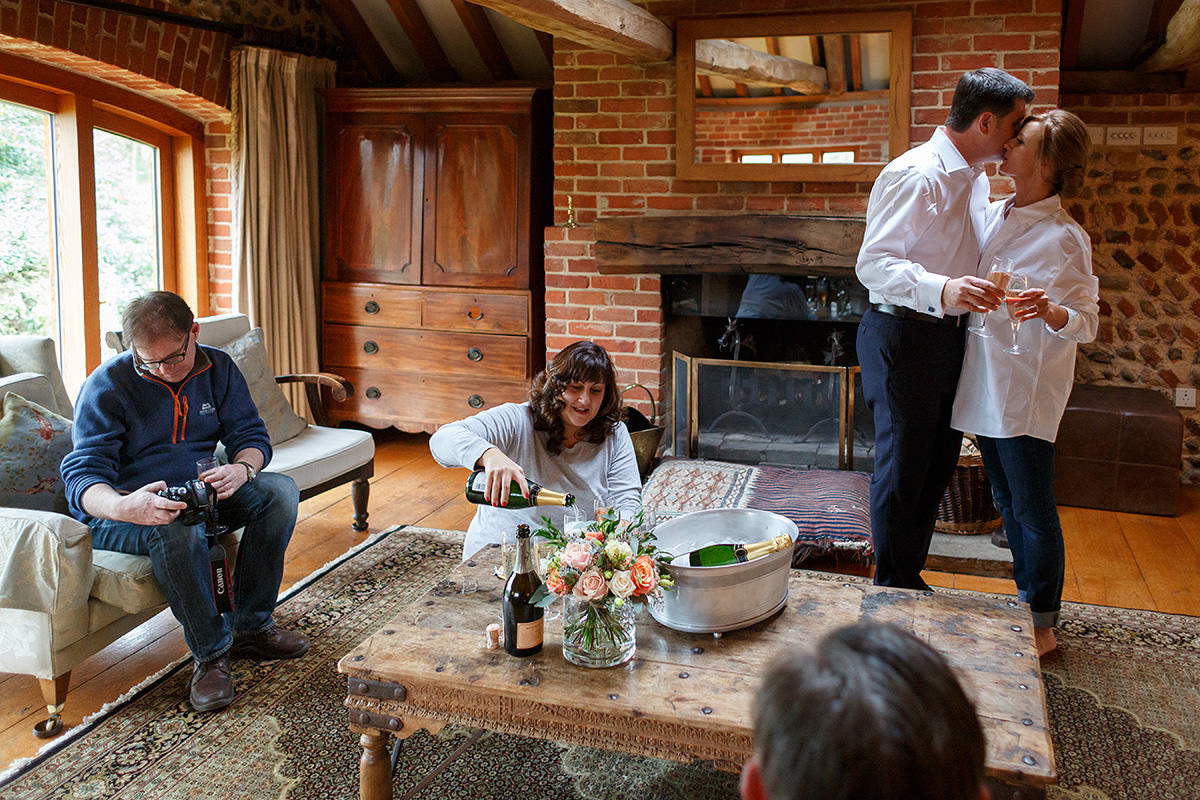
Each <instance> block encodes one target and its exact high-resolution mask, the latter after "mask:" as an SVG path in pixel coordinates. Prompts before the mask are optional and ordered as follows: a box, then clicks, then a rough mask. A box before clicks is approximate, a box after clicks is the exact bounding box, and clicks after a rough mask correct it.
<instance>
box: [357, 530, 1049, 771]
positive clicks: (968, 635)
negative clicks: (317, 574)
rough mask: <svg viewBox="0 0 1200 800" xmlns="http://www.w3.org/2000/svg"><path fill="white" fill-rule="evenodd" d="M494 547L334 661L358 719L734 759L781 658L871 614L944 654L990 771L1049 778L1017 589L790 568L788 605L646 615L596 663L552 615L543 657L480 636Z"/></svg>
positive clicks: (497, 593) (1033, 663)
mask: <svg viewBox="0 0 1200 800" xmlns="http://www.w3.org/2000/svg"><path fill="white" fill-rule="evenodd" d="M499 552H500V551H499V549H498V548H496V547H487V548H484V549H483V550H481V551H479V553H477V554H476V555H475V556H474V557H472V558H470V559H468V560H467V561H466V562H464V563H463V564H462V566H461V567H460V568H458V569H456V570H453V571H452V572H451V573H450V574H449V575H448V576H447V578H446V579H445V580H443V581H441V582H440V583H438V584H437V585H436V586H434V587H432V588H431V590H430V591H429V592H428V593H427V594H426V595H424V596H423V597H422V598H421V599H419V600H417V601H416V602H415V603H412V604H411V605H409V606H408V607H407V608H405V609H404V611H402V612H401V613H400V614H398V615H397V616H396V617H395V618H394V619H393V620H392V621H391V622H389V623H388V624H387V625H385V626H384V627H383V628H382V629H381V630H380V631H379V632H378V633H376V634H375V635H373V636H371V637H370V638H369V639H367V640H366V641H364V642H363V643H362V644H360V645H359V646H358V647H356V648H355V649H354V650H352V651H351V652H350V653H348V654H347V655H346V656H344V657H343V658H342V659H341V660H340V661H339V662H338V670H339V671H340V672H342V673H345V674H347V675H349V676H351V680H350V682H349V685H350V695H349V696H348V697H347V699H346V705H347V707H349V708H350V709H351V718H352V719H356V717H355V709H359V710H361V711H368V712H370V713H371V714H372V715H373V717H372V719H374V720H380V719H388V718H393V719H394V720H397V721H393V722H392V723H391V727H392V729H393V730H395V729H396V728H397V727H403V729H404V731H405V732H406V733H408V732H411V730H413V729H419V728H421V727H440V724H442V723H446V722H450V723H457V724H465V725H470V726H474V727H482V728H487V729H491V730H499V731H503V732H508V733H516V734H523V735H529V736H539V737H542V738H550V739H554V740H557V741H565V742H573V743H579V744H588V745H592V746H595V747H603V748H608V749H613V750H618V751H626V752H634V753H640V754H644V755H652V756H658V757H663V758H675V759H680V760H689V759H690V758H707V759H711V760H713V761H715V762H716V763H717V765H718V766H719V767H722V768H725V769H739V768H740V767H741V764H742V762H743V761H744V760H745V759H746V758H747V757H748V756H749V755H750V754H751V752H752V749H753V737H752V725H753V722H752V711H751V707H752V698H753V696H754V693H755V691H756V690H757V688H758V685H759V682H760V681H761V678H762V675H763V674H764V673H765V671H766V668H767V666H768V665H769V664H770V663H771V662H772V660H773V659H774V658H775V657H776V655H777V654H778V653H779V652H781V651H783V650H784V649H786V648H791V647H796V646H803V645H804V644H805V643H806V642H815V641H816V640H817V639H818V638H819V637H820V636H822V635H823V634H824V633H826V632H828V631H830V630H833V629H835V628H838V627H841V626H843V625H847V624H851V623H853V622H856V621H860V620H873V621H877V622H890V623H893V624H896V625H898V626H900V627H901V628H903V629H905V630H907V631H909V632H911V633H913V634H914V635H915V636H917V638H919V639H921V640H923V641H925V642H927V643H928V644H930V645H931V646H932V647H934V648H935V649H936V650H938V651H939V652H941V653H942V654H943V655H944V656H945V657H946V659H947V660H948V661H949V662H950V664H951V666H952V667H953V669H954V671H955V673H956V674H957V675H958V677H959V680H960V681H961V682H962V684H963V686H964V688H965V690H966V692H967V694H968V695H969V696H970V697H971V699H972V700H974V702H975V704H976V708H977V710H978V712H979V716H980V720H981V723H982V725H983V729H984V733H985V735H986V737H987V772H988V774H989V775H990V776H992V777H995V778H998V779H1001V780H1005V781H1010V782H1016V783H1024V784H1029V785H1035V786H1042V785H1045V784H1047V783H1051V782H1053V781H1054V780H1055V768H1054V757H1053V750H1052V747H1051V742H1050V735H1049V728H1048V725H1047V718H1046V703H1045V694H1044V690H1043V686H1042V680H1041V672H1040V669H1039V666H1038V659H1037V656H1036V650H1035V648H1034V642H1033V628H1032V621H1031V618H1030V615H1029V612H1028V610H1027V609H1026V607H1025V606H1024V605H1023V604H1020V603H1017V602H1016V601H1015V600H1012V599H1006V598H993V597H986V596H979V595H968V594H947V593H934V592H918V591H908V590H902V589H888V588H883V587H877V586H872V585H870V584H866V583H859V582H852V581H846V580H836V579H830V578H829V577H828V576H826V577H820V576H818V575H816V574H814V573H808V572H805V571H803V570H793V571H792V573H791V576H790V578H789V594H788V602H787V605H786V607H785V608H784V609H782V610H781V611H780V612H779V613H777V614H775V615H774V616H772V617H770V618H769V619H767V620H764V621H763V622H760V623H758V624H756V625H753V626H751V627H749V628H745V629H743V630H740V631H731V632H728V633H725V634H722V635H721V636H719V637H716V636H713V635H711V634H691V633H681V632H678V631H674V630H671V629H668V628H666V627H664V626H662V625H660V624H659V623H657V622H656V621H655V620H654V619H653V618H652V617H651V616H650V614H649V613H648V611H644V612H643V613H642V614H641V615H640V616H639V618H638V631H637V653H636V655H635V656H634V658H633V660H631V661H630V662H628V663H626V664H624V665H622V666H619V667H614V668H610V669H588V668H583V667H577V666H575V665H572V664H570V663H569V662H567V661H566V660H565V659H564V658H563V656H562V646H561V623H560V622H557V621H552V620H548V621H547V623H546V634H545V645H544V647H543V649H542V651H541V652H540V653H539V654H537V655H535V656H532V657H529V658H514V657H511V656H509V655H508V654H507V653H506V652H505V651H504V650H503V648H501V649H499V650H488V649H486V648H485V647H483V642H484V638H485V634H484V631H485V628H486V627H487V625H488V624H489V623H492V622H500V615H501V594H502V591H503V588H504V586H503V582H502V581H501V580H500V579H499V578H497V577H495V575H494V574H493V568H494V566H495V565H496V564H497V563H499ZM464 587H466V588H467V589H468V591H466V592H464V591H463V588H464ZM472 588H473V589H474V590H473V591H470V589H472ZM559 607H560V604H555V605H554V606H551V608H550V609H549V611H550V612H554V611H557V610H558V609H559ZM368 683H370V684H371V688H370V689H369V690H368V689H367V686H368ZM381 687H382V689H381ZM398 687H403V689H399V688H398ZM361 719H364V720H365V719H367V717H365V716H363V717H362V718H361ZM399 720H402V722H399ZM435 721H436V724H435ZM361 727H366V728H376V729H386V726H385V725H384V724H383V723H380V722H373V723H371V724H365V725H363V726H361Z"/></svg>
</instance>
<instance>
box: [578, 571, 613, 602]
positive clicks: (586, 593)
mask: <svg viewBox="0 0 1200 800" xmlns="http://www.w3.org/2000/svg"><path fill="white" fill-rule="evenodd" d="M574 594H575V596H576V597H580V598H583V599H584V600H599V599H600V598H602V597H604V595H606V594H608V583H606V582H605V580H604V576H603V575H601V574H600V573H599V572H597V571H596V570H594V569H589V570H588V571H587V572H585V573H583V574H582V575H580V576H579V580H578V581H577V582H576V583H575V590H574Z"/></svg>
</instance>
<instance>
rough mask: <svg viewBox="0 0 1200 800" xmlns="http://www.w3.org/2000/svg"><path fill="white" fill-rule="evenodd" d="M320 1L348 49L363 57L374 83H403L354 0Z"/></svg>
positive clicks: (398, 72)
mask: <svg viewBox="0 0 1200 800" xmlns="http://www.w3.org/2000/svg"><path fill="white" fill-rule="evenodd" d="M320 3H321V8H323V9H325V13H326V14H328V15H329V18H330V19H331V20H333V24H334V25H336V26H337V28H338V32H339V33H340V34H341V35H342V38H343V39H344V40H345V41H346V45H347V46H348V49H350V50H351V51H352V52H353V53H354V54H355V55H357V56H358V57H359V59H361V60H362V63H363V66H364V67H366V68H367V74H368V75H370V76H371V80H372V81H373V82H375V83H377V84H383V85H387V84H398V83H401V82H402V80H401V77H400V71H399V70H397V69H396V65H395V64H393V63H392V60H391V59H390V58H388V57H387V53H385V52H383V48H382V47H380V46H379V42H378V41H377V40H376V39H375V34H373V33H371V29H370V28H369V27H368V26H367V23H366V20H364V19H363V18H362V14H359V13H358V9H357V8H355V7H354V3H351V2H349V1H348V0H320Z"/></svg>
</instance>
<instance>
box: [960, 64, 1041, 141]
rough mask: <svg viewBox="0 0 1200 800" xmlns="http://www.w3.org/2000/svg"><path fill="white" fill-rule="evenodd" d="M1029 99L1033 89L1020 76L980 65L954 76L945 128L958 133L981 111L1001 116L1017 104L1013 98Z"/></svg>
mask: <svg viewBox="0 0 1200 800" xmlns="http://www.w3.org/2000/svg"><path fill="white" fill-rule="evenodd" d="M1018 100H1024V101H1025V102H1026V103H1032V102H1033V89H1030V88H1029V86H1028V85H1027V84H1026V83H1025V82H1024V81H1023V80H1021V79H1020V78H1016V77H1013V76H1012V75H1010V74H1008V73H1007V72H1005V71H1004V70H1002V69H996V68H995V67H983V68H981V69H976V70H972V71H970V72H968V73H966V74H964V75H963V76H962V77H961V78H959V79H958V85H957V86H955V87H954V98H953V99H952V100H951V101H950V115H949V116H948V117H946V127H947V128H949V129H950V130H952V131H957V132H958V133H962V132H963V131H965V130H966V129H967V128H968V127H970V125H971V123H972V122H974V121H975V120H976V118H977V117H978V116H979V115H980V114H982V113H983V112H985V111H990V112H992V114H994V115H995V116H997V117H1005V116H1008V115H1009V114H1010V113H1012V110H1013V109H1014V108H1016V107H1017V101H1018Z"/></svg>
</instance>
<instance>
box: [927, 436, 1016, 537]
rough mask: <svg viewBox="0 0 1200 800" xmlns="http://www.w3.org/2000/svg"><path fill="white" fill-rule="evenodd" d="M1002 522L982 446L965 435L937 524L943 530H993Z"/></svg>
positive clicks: (935, 521) (953, 531)
mask: <svg viewBox="0 0 1200 800" xmlns="http://www.w3.org/2000/svg"><path fill="white" fill-rule="evenodd" d="M1001 524H1002V521H1001V519H1000V512H999V511H997V510H996V506H995V504H993V503H992V485H991V483H989V482H988V478H987V472H986V471H985V470H984V468H983V458H982V457H981V456H980V455H979V448H978V447H977V446H976V444H975V442H974V440H973V439H971V438H970V437H967V436H964V437H963V443H962V447H961V448H960V449H959V455H958V466H956V467H955V468H954V475H953V477H951V478H950V485H949V486H947V487H946V493H945V494H944V495H942V501H941V503H940V504H939V505H938V513H937V519H936V520H934V523H933V527H934V529H935V530H937V531H938V532H939V533H964V534H966V533H989V532H991V531H993V530H995V529H996V528H999V527H1000V525H1001Z"/></svg>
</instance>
